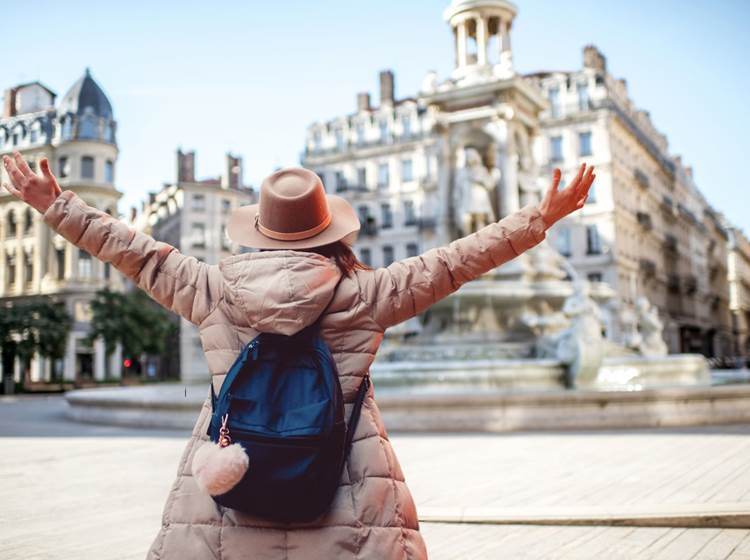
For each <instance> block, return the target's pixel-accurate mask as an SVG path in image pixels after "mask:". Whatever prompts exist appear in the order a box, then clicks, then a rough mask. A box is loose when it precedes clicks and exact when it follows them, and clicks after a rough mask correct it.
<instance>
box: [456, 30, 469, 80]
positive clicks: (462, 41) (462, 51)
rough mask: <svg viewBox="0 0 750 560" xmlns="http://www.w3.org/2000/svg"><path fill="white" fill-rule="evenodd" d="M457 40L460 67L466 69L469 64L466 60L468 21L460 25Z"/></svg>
mask: <svg viewBox="0 0 750 560" xmlns="http://www.w3.org/2000/svg"><path fill="white" fill-rule="evenodd" d="M456 40H457V42H458V44H457V45H456V47H457V52H458V67H459V68H464V67H465V66H466V64H467V59H466V21H465V20H464V21H462V22H461V23H459V24H458V26H457V27H456Z"/></svg>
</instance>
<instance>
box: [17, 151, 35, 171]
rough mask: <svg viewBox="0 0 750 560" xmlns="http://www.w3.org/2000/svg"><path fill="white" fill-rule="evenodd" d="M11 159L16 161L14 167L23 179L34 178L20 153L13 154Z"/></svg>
mask: <svg viewBox="0 0 750 560" xmlns="http://www.w3.org/2000/svg"><path fill="white" fill-rule="evenodd" d="M13 158H14V159H15V160H16V166H17V167H18V170H19V171H20V172H21V174H22V175H23V176H24V177H33V176H34V172H33V171H32V170H31V168H30V167H29V164H28V163H26V160H25V159H23V156H22V155H21V154H20V153H18V152H13Z"/></svg>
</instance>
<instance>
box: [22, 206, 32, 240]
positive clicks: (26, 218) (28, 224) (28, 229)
mask: <svg viewBox="0 0 750 560" xmlns="http://www.w3.org/2000/svg"><path fill="white" fill-rule="evenodd" d="M33 230H34V215H33V214H32V213H31V210H30V209H29V208H26V212H24V214H23V234H24V235H30V234H31V233H32V232H33Z"/></svg>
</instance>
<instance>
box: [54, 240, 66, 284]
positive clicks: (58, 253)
mask: <svg viewBox="0 0 750 560" xmlns="http://www.w3.org/2000/svg"><path fill="white" fill-rule="evenodd" d="M55 260H56V261H57V279H58V280H63V279H64V278H65V247H63V248H61V249H55Z"/></svg>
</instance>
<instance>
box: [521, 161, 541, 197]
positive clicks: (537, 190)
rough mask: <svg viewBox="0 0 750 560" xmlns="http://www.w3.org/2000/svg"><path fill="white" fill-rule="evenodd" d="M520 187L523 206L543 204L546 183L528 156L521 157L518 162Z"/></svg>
mask: <svg viewBox="0 0 750 560" xmlns="http://www.w3.org/2000/svg"><path fill="white" fill-rule="evenodd" d="M518 186H519V188H520V191H521V206H526V205H527V204H538V203H539V202H541V200H542V194H543V193H544V189H545V185H544V181H543V180H542V179H541V178H540V177H539V174H538V173H537V172H536V170H535V169H534V165H533V162H532V160H531V158H530V157H529V156H527V155H522V156H520V158H519V160H518Z"/></svg>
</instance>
